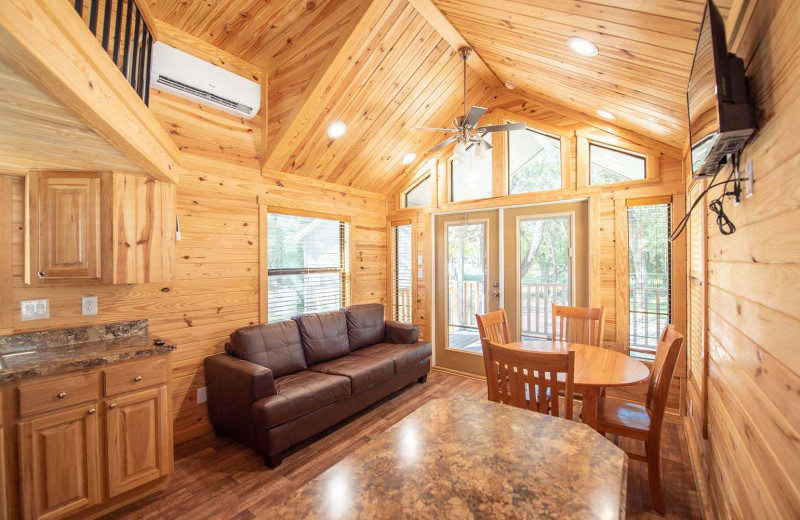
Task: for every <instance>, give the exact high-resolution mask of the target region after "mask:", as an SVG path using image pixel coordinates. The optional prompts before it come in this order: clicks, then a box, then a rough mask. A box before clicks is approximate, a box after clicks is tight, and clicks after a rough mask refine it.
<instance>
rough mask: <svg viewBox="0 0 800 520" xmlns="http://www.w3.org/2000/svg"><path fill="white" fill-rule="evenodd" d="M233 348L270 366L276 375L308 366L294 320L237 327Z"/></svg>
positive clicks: (250, 359) (247, 358)
mask: <svg viewBox="0 0 800 520" xmlns="http://www.w3.org/2000/svg"><path fill="white" fill-rule="evenodd" d="M229 352H230V353H231V354H232V355H234V356H236V357H238V358H240V359H244V360H247V361H249V362H251V363H256V364H257V365H261V366H262V367H267V368H269V369H270V370H272V375H273V376H274V377H276V378H278V377H281V376H285V375H287V374H292V373H294V372H299V371H300V370H305V369H306V358H305V355H304V353H303V344H302V343H301V342H300V330H299V329H298V328H297V323H295V322H294V321H292V320H288V321H279V322H277V323H270V324H265V325H252V326H250V327H243V328H241V329H238V330H236V331H234V332H233V333H232V334H231V343H230V349H229Z"/></svg>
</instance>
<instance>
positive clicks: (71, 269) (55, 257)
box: [38, 173, 100, 278]
mask: <svg viewBox="0 0 800 520" xmlns="http://www.w3.org/2000/svg"><path fill="white" fill-rule="evenodd" d="M38 182H39V190H38V193H39V201H38V202H39V222H40V224H39V225H40V226H41V227H40V230H39V273H38V274H39V277H40V278H99V277H100V244H99V241H100V179H99V177H98V174H95V173H85V174H81V173H75V174H70V173H42V174H40V176H39V179H38Z"/></svg>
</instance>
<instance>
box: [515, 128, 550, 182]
mask: <svg viewBox="0 0 800 520" xmlns="http://www.w3.org/2000/svg"><path fill="white" fill-rule="evenodd" d="M561 187H562V186H561V139H560V138H559V137H556V136H552V135H549V134H545V133H544V132H539V131H537V130H532V129H530V128H526V129H525V130H517V131H514V132H508V193H510V194H514V193H528V192H532V191H547V190H557V189H560V188H561Z"/></svg>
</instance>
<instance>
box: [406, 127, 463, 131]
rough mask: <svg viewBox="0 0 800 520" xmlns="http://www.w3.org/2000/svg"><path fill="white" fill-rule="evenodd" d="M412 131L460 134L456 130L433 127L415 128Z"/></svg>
mask: <svg viewBox="0 0 800 520" xmlns="http://www.w3.org/2000/svg"><path fill="white" fill-rule="evenodd" d="M412 130H424V131H426V132H458V130H456V129H455V128H434V127H431V126H415V127H414V128H412Z"/></svg>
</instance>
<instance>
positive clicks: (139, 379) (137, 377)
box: [133, 376, 142, 383]
mask: <svg viewBox="0 0 800 520" xmlns="http://www.w3.org/2000/svg"><path fill="white" fill-rule="evenodd" d="M133 380H134V381H136V382H137V383H138V382H139V381H141V380H142V376H136V377H134V378H133Z"/></svg>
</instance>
